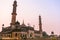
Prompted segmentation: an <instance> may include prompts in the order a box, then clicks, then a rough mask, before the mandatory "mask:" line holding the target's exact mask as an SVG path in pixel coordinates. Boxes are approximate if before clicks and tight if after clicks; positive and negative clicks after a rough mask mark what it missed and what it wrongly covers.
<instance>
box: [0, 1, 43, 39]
mask: <svg viewBox="0 0 60 40" xmlns="http://www.w3.org/2000/svg"><path fill="white" fill-rule="evenodd" d="M16 8H17V1H16V0H15V1H14V3H13V11H12V14H11V15H12V19H11V23H10V26H8V27H2V31H1V32H0V37H2V38H37V37H39V38H40V37H42V23H41V16H39V31H37V30H35V29H34V27H31V26H29V25H28V26H26V25H25V24H24V21H23V23H22V24H20V22H19V21H16V15H17V13H16ZM3 26H4V25H3Z"/></svg>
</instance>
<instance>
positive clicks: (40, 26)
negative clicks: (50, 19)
mask: <svg viewBox="0 0 60 40" xmlns="http://www.w3.org/2000/svg"><path fill="white" fill-rule="evenodd" d="M39 32H40V36H41V37H42V23H41V16H40V15H39Z"/></svg>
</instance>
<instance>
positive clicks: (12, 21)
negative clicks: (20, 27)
mask: <svg viewBox="0 0 60 40" xmlns="http://www.w3.org/2000/svg"><path fill="white" fill-rule="evenodd" d="M16 7H17V1H16V0H15V1H14V3H13V12H12V20H11V25H14V24H15V22H16V15H17V13H16Z"/></svg>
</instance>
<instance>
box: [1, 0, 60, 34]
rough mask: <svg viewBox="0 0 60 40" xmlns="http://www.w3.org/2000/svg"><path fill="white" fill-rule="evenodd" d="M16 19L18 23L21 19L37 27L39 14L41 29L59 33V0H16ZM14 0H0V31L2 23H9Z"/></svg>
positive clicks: (6, 25) (5, 24) (49, 32)
mask: <svg viewBox="0 0 60 40" xmlns="http://www.w3.org/2000/svg"><path fill="white" fill-rule="evenodd" d="M16 1H17V19H16V20H18V21H19V22H20V24H22V22H23V20H24V23H25V25H28V24H29V25H30V26H32V27H33V25H35V27H34V28H35V30H38V29H39V19H38V18H39V15H41V18H42V19H41V20H42V29H43V31H45V32H47V34H51V32H52V31H54V33H55V34H57V35H60V30H59V29H60V18H59V17H60V0H16ZM13 2H14V0H0V31H1V30H2V24H4V27H8V26H9V25H10V23H11V13H12V11H13V10H12V9H13V6H12V5H13Z"/></svg>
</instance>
